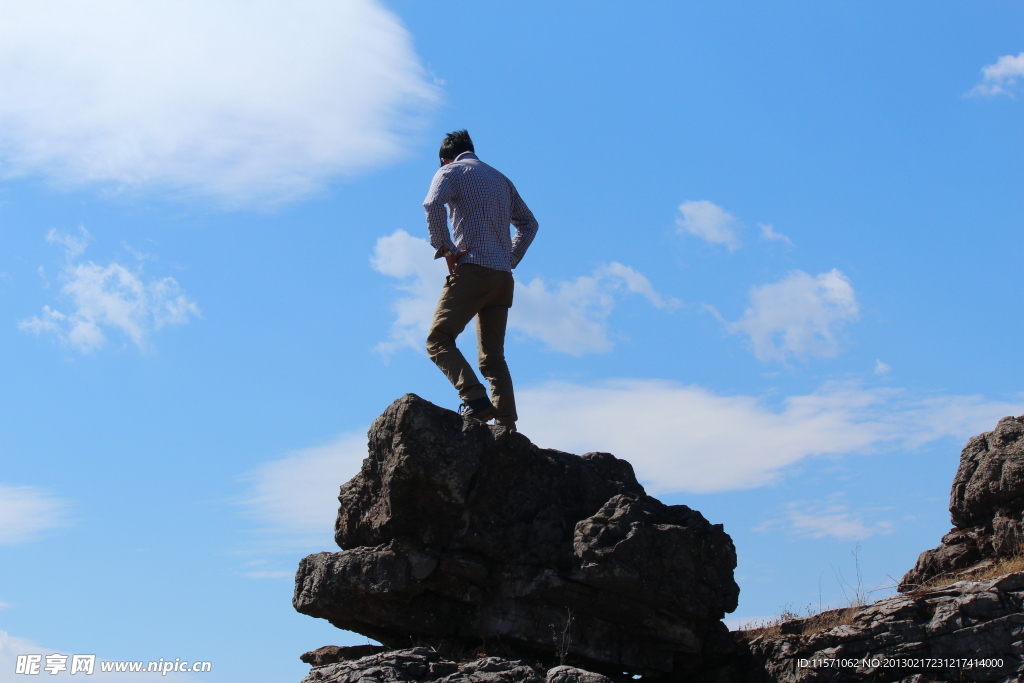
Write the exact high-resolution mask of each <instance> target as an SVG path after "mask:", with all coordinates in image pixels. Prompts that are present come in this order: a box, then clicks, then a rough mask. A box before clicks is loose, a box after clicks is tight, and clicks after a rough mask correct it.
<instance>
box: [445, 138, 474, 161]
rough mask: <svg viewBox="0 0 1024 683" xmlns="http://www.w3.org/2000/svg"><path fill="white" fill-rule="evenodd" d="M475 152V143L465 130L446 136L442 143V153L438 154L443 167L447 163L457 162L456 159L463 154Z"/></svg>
mask: <svg viewBox="0 0 1024 683" xmlns="http://www.w3.org/2000/svg"><path fill="white" fill-rule="evenodd" d="M473 151H475V150H474V149H473V141H472V140H470V139H469V133H468V132H466V131H465V130H457V131H455V132H453V133H448V135H446V136H445V138H444V140H443V141H442V142H441V151H440V152H438V156H440V157H441V163H442V165H443V164H444V163H445V162H449V161H455V157H457V156H459V155H460V154H462V153H463V152H473Z"/></svg>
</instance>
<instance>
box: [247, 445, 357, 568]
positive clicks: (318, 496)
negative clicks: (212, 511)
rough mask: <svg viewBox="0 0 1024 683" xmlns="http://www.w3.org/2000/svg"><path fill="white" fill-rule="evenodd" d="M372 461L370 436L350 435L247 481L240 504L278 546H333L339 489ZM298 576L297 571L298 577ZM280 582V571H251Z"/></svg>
mask: <svg viewBox="0 0 1024 683" xmlns="http://www.w3.org/2000/svg"><path fill="white" fill-rule="evenodd" d="M365 457H366V434H365V433H361V434H345V435H342V436H340V437H338V438H337V439H335V440H334V441H333V442H331V443H329V444H327V445H325V446H316V447H313V448H306V449H303V450H297V451H292V452H289V453H285V454H284V455H283V456H282V457H281V458H280V459H278V460H273V461H271V462H268V463H265V464H263V465H260V466H259V467H257V468H256V469H254V470H252V471H251V472H248V473H246V474H245V475H244V476H243V477H242V481H243V482H244V483H245V484H246V492H245V494H244V495H243V496H242V498H241V500H240V504H241V505H242V507H243V508H244V509H245V510H246V513H247V515H248V516H250V517H251V518H253V519H255V520H256V521H257V522H258V523H259V524H260V533H261V534H262V535H263V536H264V538H269V539H272V540H273V542H274V543H280V544H284V545H287V546H292V545H294V546H309V545H323V544H325V543H330V542H332V541H331V534H332V529H333V528H334V519H335V517H337V515H338V488H339V487H340V486H341V485H342V484H343V483H345V482H346V481H348V480H349V479H351V478H352V477H353V476H355V474H356V473H357V472H359V467H360V465H361V464H362V462H363V459H364V458H365ZM293 573H294V572H293ZM248 574H250V575H252V577H251V578H278V577H279V576H280V572H279V571H274V570H264V569H260V570H257V571H251V572H248Z"/></svg>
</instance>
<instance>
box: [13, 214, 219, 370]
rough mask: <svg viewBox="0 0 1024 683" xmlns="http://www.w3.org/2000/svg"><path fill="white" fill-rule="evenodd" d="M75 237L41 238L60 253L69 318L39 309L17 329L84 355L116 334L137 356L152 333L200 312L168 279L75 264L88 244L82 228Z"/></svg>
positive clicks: (116, 267) (51, 234) (55, 235)
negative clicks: (125, 339)
mask: <svg viewBox="0 0 1024 683" xmlns="http://www.w3.org/2000/svg"><path fill="white" fill-rule="evenodd" d="M80 232H81V235H80V236H76V235H71V234H69V233H61V232H58V231H56V230H50V232H49V233H47V235H46V241H47V242H49V243H50V244H60V245H63V246H64V248H65V253H64V256H65V261H64V264H63V266H62V267H61V271H60V280H61V282H63V283H64V284H63V286H62V287H61V293H62V294H64V295H66V296H67V297H69V298H70V300H71V303H72V305H73V307H74V308H73V310H72V312H71V313H61V312H60V311H58V310H55V309H53V308H51V307H50V306H49V305H47V306H43V312H42V314H41V315H36V316H32V317H31V318H26V319H24V320H21V321H20V322H19V323H18V329H20V330H22V331H25V332H32V333H34V334H36V335H42V334H49V335H53V336H54V337H56V338H57V340H58V341H59V342H60V343H61V344H62V345H63V346H67V347H70V348H73V349H75V350H76V351H79V352H80V353H83V354H88V353H92V352H94V351H97V350H98V349H100V348H102V347H103V346H105V345H106V343H107V334H106V332H108V331H110V330H117V331H119V332H121V333H123V334H124V335H125V336H127V337H128V339H130V340H131V342H132V343H133V344H135V346H136V347H137V348H138V349H139V350H140V351H147V350H148V349H149V337H150V335H151V334H152V333H153V332H154V331H156V330H159V329H161V328H162V327H164V326H166V325H184V324H186V323H188V322H189V320H190V319H191V318H192V317H199V315H200V313H199V307H198V306H197V305H196V303H195V302H194V301H192V300H191V299H189V298H188V297H187V296H186V295H185V292H184V291H183V290H182V289H181V287H180V286H179V285H178V282H177V280H175V279H174V278H172V277H165V278H160V279H150V280H148V281H147V280H144V279H143V272H142V266H141V265H139V266H136V268H135V269H134V270H132V269H129V268H127V267H125V266H123V265H121V264H120V263H111V264H109V265H107V266H100V265H97V264H96V263H93V262H92V261H85V262H81V261H76V259H78V258H79V257H80V256H81V255H82V253H83V252H84V251H85V249H86V247H87V246H88V243H89V241H90V240H91V239H92V236H91V235H90V234H89V233H88V231H86V230H85V229H84V228H80Z"/></svg>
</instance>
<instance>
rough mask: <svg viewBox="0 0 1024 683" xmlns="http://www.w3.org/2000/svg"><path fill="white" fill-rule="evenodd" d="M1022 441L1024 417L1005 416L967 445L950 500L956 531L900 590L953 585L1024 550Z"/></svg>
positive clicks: (924, 556)
mask: <svg viewBox="0 0 1024 683" xmlns="http://www.w3.org/2000/svg"><path fill="white" fill-rule="evenodd" d="M1022 437H1024V416H1021V417H1004V418H1003V419H1002V420H1000V421H999V424H997V425H996V428H995V429H994V430H993V431H991V432H986V433H984V434H981V435H979V436H975V437H973V438H971V439H970V440H969V441H968V442H967V446H966V447H965V448H964V450H963V452H962V453H961V454H960V467H959V468H958V469H957V472H956V477H955V478H954V479H953V489H952V491H951V493H950V497H949V512H950V518H951V520H952V522H953V529H952V530H950V532H949V533H948V534H946V535H945V536H943V537H942V544H941V545H940V546H939V547H937V548H933V549H932V550H926V551H925V552H923V553H921V555H920V557H918V559H917V564H916V565H915V566H914V568H913V569H911V570H910V571H909V572H907V574H906V575H905V576H904V577H903V579H902V581H900V585H899V590H900V591H909V590H914V589H916V588H918V587H920V586H924V585H926V584H927V583H928V582H929V581H932V580H934V579H936V578H938V577H944V578H945V579H947V580H949V579H951V578H953V577H956V576H957V575H958V574H962V573H964V572H969V571H971V570H973V569H976V568H979V565H981V564H982V563H985V564H991V563H992V562H993V561H996V560H1000V559H1005V558H1009V557H1014V556H1016V555H1019V554H1020V553H1021V552H1022V550H1024V522H1022V516H1024V438H1022Z"/></svg>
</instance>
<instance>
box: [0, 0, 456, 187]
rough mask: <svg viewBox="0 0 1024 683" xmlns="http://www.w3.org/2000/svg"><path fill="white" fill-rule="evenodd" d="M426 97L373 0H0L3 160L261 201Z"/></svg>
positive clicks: (347, 161) (339, 158)
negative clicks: (1, 1) (4, 0)
mask: <svg viewBox="0 0 1024 683" xmlns="http://www.w3.org/2000/svg"><path fill="white" fill-rule="evenodd" d="M438 99H439V90H438V88H437V86H435V85H434V84H433V83H432V82H430V80H429V78H428V75H427V74H426V73H425V71H424V69H423V68H422V66H421V65H420V63H419V60H418V58H417V56H416V54H415V52H414V50H413V46H412V40H411V38H410V35H409V33H408V32H407V31H406V30H405V28H404V27H403V26H402V25H401V23H400V21H399V20H398V18H397V17H396V16H395V15H394V14H393V13H391V12H390V11H388V10H387V9H385V8H384V7H383V5H382V4H381V3H380V2H378V1H377V0H338V1H330V0H294V1H293V2H289V3H277V2H269V1H267V0H258V1H256V2H250V1H247V0H222V1H221V2H216V3H209V2H203V1H202V0H149V1H148V2H145V3H139V2H132V1H131V0H108V1H106V2H102V3H85V2H73V1H71V0H36V1H34V2H22V3H10V2H8V3H4V4H3V5H2V7H0V154H2V157H3V159H4V166H5V168H6V171H7V172H8V173H21V174H33V175H35V174H38V175H42V176H45V177H49V178H52V179H54V180H56V181H59V182H66V183H74V184H79V183H95V182H99V183H105V184H108V185H112V186H114V187H115V188H117V189H119V190H120V189H125V188H137V187H157V188H166V189H171V190H174V191H178V192H183V193H188V194H196V195H202V196H213V197H218V198H220V199H222V200H225V201H226V202H228V203H229V204H244V203H257V204H267V203H274V202H278V201H283V200H289V199H294V198H298V197H301V196H303V195H306V194H308V193H310V192H313V191H316V190H317V189H319V188H320V187H322V186H323V185H324V184H325V183H326V182H328V181H330V180H331V179H333V178H335V177H338V176H345V175H349V174H353V173H356V172H360V171H363V170H366V169H368V168H372V167H374V166H379V165H381V164H384V163H387V162H388V161H390V160H392V159H394V158H395V157H396V155H398V154H399V153H400V152H401V151H402V149H403V147H404V144H405V143H404V141H405V139H406V137H407V135H408V134H409V133H410V132H411V131H412V130H414V129H415V128H416V127H417V126H418V125H419V124H420V122H421V118H422V114H423V113H424V112H425V111H426V110H428V109H429V108H430V107H431V106H432V105H433V104H434V103H436V102H437V101H438Z"/></svg>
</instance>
